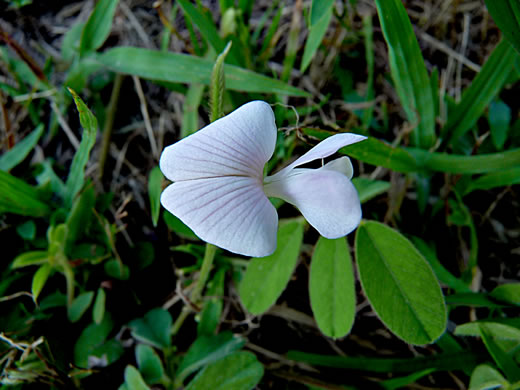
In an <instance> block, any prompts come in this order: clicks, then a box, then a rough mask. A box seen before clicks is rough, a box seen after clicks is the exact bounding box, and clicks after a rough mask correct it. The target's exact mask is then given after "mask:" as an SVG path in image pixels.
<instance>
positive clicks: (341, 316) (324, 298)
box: [309, 237, 356, 338]
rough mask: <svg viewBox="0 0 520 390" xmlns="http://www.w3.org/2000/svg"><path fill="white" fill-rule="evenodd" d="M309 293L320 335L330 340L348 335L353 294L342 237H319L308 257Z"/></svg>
mask: <svg viewBox="0 0 520 390" xmlns="http://www.w3.org/2000/svg"><path fill="white" fill-rule="evenodd" d="M309 293H310V297H311V307H312V312H313V313H314V318H315V319H316V322H317V323H318V327H319V328H320V330H321V331H322V332H323V334H325V335H326V336H329V337H333V338H338V337H343V336H345V335H346V334H348V332H350V329H351V328H352V325H353V323H354V316H355V314H356V291H355V285H354V273H353V270H352V260H351V259H350V254H349V249H348V246H347V242H346V240H345V238H344V237H342V238H338V239H336V240H329V239H326V238H325V237H320V238H319V240H318V243H317V244H316V248H315V249H314V254H313V255H312V262H311V273H310V280H309Z"/></svg>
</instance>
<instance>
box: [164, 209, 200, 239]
mask: <svg viewBox="0 0 520 390" xmlns="http://www.w3.org/2000/svg"><path fill="white" fill-rule="evenodd" d="M163 219H164V222H165V223H166V225H168V228H169V229H170V230H172V231H173V232H175V234H177V235H178V236H179V237H182V238H188V239H190V240H198V239H199V238H198V237H197V236H196V234H195V233H193V231H192V230H191V229H190V228H189V227H188V226H186V225H185V224H184V222H182V221H181V220H180V219H179V218H177V217H176V216H175V215H173V214H172V213H170V212H169V211H168V210H164V212H163Z"/></svg>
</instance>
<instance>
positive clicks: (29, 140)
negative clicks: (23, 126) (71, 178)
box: [0, 123, 44, 172]
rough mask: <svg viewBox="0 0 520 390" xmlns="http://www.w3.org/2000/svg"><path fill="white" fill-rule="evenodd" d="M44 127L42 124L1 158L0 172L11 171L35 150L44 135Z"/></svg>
mask: <svg viewBox="0 0 520 390" xmlns="http://www.w3.org/2000/svg"><path fill="white" fill-rule="evenodd" d="M43 129H44V126H43V124H42V123H40V124H39V125H38V126H37V127H36V129H34V130H33V131H32V133H31V134H29V135H28V136H27V137H25V138H24V139H23V140H21V141H20V142H18V143H17V144H16V145H15V146H14V147H13V148H12V149H11V150H9V151H7V152H6V153H4V154H2V155H1V156H0V171H6V172H8V171H10V170H11V169H13V168H14V167H15V166H17V165H18V164H19V163H21V162H22V161H23V160H24V159H25V157H27V155H28V154H29V153H30V152H31V150H33V148H34V146H35V145H36V144H37V143H38V140H39V139H40V137H41V136H42V134H43Z"/></svg>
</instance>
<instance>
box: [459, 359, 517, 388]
mask: <svg viewBox="0 0 520 390" xmlns="http://www.w3.org/2000/svg"><path fill="white" fill-rule="evenodd" d="M508 385H509V382H508V381H506V379H505V378H504V377H503V376H502V374H501V373H500V372H498V371H497V370H496V369H494V368H493V367H491V366H488V365H487V364H481V365H479V366H477V367H475V370H473V373H472V374H471V379H470V381H469V390H489V389H495V388H507V386H508Z"/></svg>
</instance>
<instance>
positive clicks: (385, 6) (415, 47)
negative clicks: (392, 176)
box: [376, 0, 435, 149]
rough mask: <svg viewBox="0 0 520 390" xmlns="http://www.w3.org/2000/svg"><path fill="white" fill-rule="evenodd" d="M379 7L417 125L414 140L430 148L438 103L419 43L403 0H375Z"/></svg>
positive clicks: (406, 105)
mask: <svg viewBox="0 0 520 390" xmlns="http://www.w3.org/2000/svg"><path fill="white" fill-rule="evenodd" d="M376 7H377V13H378V15H379V21H380V22H381V28H382V30H383V35H384V37H385V40H386V43H387V44H388V57H389V62H390V71H391V74H392V79H393V80H394V83H395V88H396V91H397V94H398V95H399V99H400V100H401V104H402V105H403V109H404V111H405V113H406V117H407V118H408V121H409V122H410V125H412V126H413V127H414V130H413V131H412V135H411V137H412V140H413V143H414V144H415V146H417V147H420V148H422V149H428V148H430V147H431V146H433V144H434V142H435V105H434V100H433V95H432V89H431V86H430V78H429V77H428V71H427V70H426V65H425V64H424V59H423V56H422V54H421V49H420V47H419V43H418V42H417V39H416V38H415V34H414V31H413V27H412V24H411V22H410V19H409V18H408V15H407V14H406V10H405V8H404V5H403V3H402V2H401V0H376Z"/></svg>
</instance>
